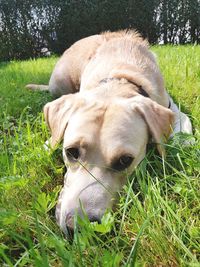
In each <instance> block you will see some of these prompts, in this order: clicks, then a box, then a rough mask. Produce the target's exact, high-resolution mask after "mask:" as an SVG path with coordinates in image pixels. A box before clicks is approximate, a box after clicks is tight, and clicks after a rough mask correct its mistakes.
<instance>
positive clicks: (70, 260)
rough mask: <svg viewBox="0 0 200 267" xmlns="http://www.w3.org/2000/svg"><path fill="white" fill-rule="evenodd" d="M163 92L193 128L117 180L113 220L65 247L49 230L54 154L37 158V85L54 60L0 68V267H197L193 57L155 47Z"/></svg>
mask: <svg viewBox="0 0 200 267" xmlns="http://www.w3.org/2000/svg"><path fill="white" fill-rule="evenodd" d="M152 49H153V51H154V52H156V54H157V55H158V59H159V64H160V67H161V69H162V72H163V74H164V78H165V81H166V87H167V88H168V91H169V92H170V94H171V95H172V96H173V98H174V99H175V100H176V101H177V102H178V103H181V109H182V110H184V111H185V112H187V113H188V114H189V116H190V118H191V119H192V123H193V126H194V137H195V143H194V144H193V145H190V146H187V147H184V146H183V145H182V141H183V140H184V139H185V138H189V139H191V138H192V137H190V136H183V135H177V136H176V137H175V138H174V139H173V140H171V141H170V142H169V143H168V145H166V149H167V158H166V160H162V159H161V158H160V157H159V156H158V155H157V153H156V151H155V148H154V147H150V148H149V150H148V153H147V156H146V158H145V159H144V160H143V161H142V163H141V164H140V166H139V167H138V168H137V169H136V170H135V172H134V173H133V175H132V176H131V177H127V184H126V186H124V188H123V190H122V192H120V201H119V205H118V208H117V210H116V211H115V212H108V213H107V214H105V216H104V218H103V220H102V224H101V225H97V224H95V223H93V224H90V223H89V222H88V221H87V219H85V220H82V221H80V222H79V223H80V224H81V228H82V231H81V232H80V233H79V232H76V231H75V237H74V241H73V242H72V241H70V240H67V239H66V238H65V236H63V234H62V232H61V231H60V229H59V228H58V226H57V225H56V222H55V216H54V211H55V205H56V200H57V196H58V193H59V191H60V189H61V186H62V181H63V173H64V172H65V168H64V166H63V162H62V157H61V148H58V149H57V150H56V151H54V152H53V153H51V154H49V153H48V152H47V151H45V150H44V149H43V144H44V142H45V140H46V139H47V138H48V136H49V133H48V129H47V127H46V125H45V123H44V119H43V116H42V113H41V112H42V107H43V105H44V104H45V103H46V102H48V101H50V100H51V99H52V98H51V96H50V95H49V94H48V93H47V92H31V91H26V90H25V89H24V85H25V84H27V83H30V82H35V83H47V82H48V79H49V76H50V73H51V71H52V68H53V66H54V64H55V62H56V60H57V59H56V58H54V57H52V58H49V59H38V60H30V61H24V62H20V61H19V62H10V63H0V92H1V93H0V106H1V110H0V151H1V153H0V266H108V267H109V266H199V258H198V257H199V253H200V244H199V239H198V238H199V237H200V234H199V227H200V223H199V222H200V219H199V214H200V213H199V208H200V198H199V196H200V191H199V189H200V188H199V178H200V162H199V159H200V150H199V148H200V147H199V145H200V139H199V137H200V132H199V126H200V101H199V93H200V89H199V88H200V47H199V46H184V47H183V46H158V47H153V48H152Z"/></svg>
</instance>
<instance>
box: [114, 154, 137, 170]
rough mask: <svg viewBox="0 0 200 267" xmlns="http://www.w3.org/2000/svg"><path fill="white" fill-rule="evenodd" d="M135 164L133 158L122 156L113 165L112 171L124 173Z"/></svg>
mask: <svg viewBox="0 0 200 267" xmlns="http://www.w3.org/2000/svg"><path fill="white" fill-rule="evenodd" d="M132 162H133V157H131V156H129V155H124V156H121V157H120V158H119V159H118V160H117V161H115V162H114V163H113V164H112V169H114V170H116V171H123V170H125V169H127V168H128V167H129V166H130V165H131V163H132Z"/></svg>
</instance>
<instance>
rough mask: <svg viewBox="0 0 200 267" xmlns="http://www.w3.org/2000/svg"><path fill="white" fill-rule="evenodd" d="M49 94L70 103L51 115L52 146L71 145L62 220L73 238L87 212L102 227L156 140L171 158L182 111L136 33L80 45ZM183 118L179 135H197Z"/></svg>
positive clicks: (57, 104)
mask: <svg viewBox="0 0 200 267" xmlns="http://www.w3.org/2000/svg"><path fill="white" fill-rule="evenodd" d="M27 87H28V88H31V89H38V88H41V89H47V86H38V85H28V86H27ZM48 90H49V91H50V92H51V93H52V94H54V95H56V96H61V95H64V96H62V97H60V98H58V99H57V100H55V101H53V102H51V103H48V104H47V105H46V106H45V108H44V114H45V119H46V121H47V123H48V125H49V127H50V130H51V134H52V137H51V146H55V145H56V144H57V143H59V142H60V141H61V140H62V139H64V141H63V156H64V161H65V163H66V164H67V166H68V169H69V170H68V173H67V174H66V177H65V185H64V188H63V190H62V192H61V194H60V198H59V203H58V205H57V220H58V223H59V225H60V226H61V228H62V229H63V230H64V231H66V226H68V227H70V228H73V218H74V214H75V213H76V212H77V213H78V214H79V215H81V214H82V211H81V205H82V206H83V208H84V210H85V212H86V213H87V215H88V217H89V219H90V220H91V221H94V220H95V221H99V220H100V219H101V217H102V215H103V213H104V212H105V210H106V209H107V208H111V207H112V205H113V202H114V198H115V196H116V192H117V191H118V190H120V188H121V187H122V185H123V184H124V183H125V175H124V172H123V171H124V170H126V171H127V172H130V171H132V170H133V168H135V167H136V166H137V165H138V164H139V163H140V161H141V160H142V159H143V158H144V156H145V152H146V145H147V143H148V141H149V138H150V137H151V138H153V140H154V142H155V143H156V144H157V147H158V150H159V152H160V154H163V153H164V148H163V141H164V139H166V138H167V137H168V136H169V135H170V132H171V129H172V128H173V125H174V117H175V123H177V121H178V119H179V115H177V114H178V112H177V113H176V114H173V112H172V111H171V110H170V109H169V105H170V102H171V107H174V106H175V105H174V104H173V102H172V100H171V101H170V98H169V96H168V94H167V92H166V90H165V88H164V83H163V78H162V75H161V73H160V71H159V68H158V66H157V63H156V60H155V57H154V55H153V54H152V53H151V52H150V51H149V49H148V43H147V41H145V40H143V39H142V38H141V37H140V36H139V35H138V34H137V33H136V32H133V31H129V32H125V31H122V32H116V33H109V32H108V33H103V34H101V35H94V36H91V37H88V38H85V39H82V40H80V41H78V42H77V43H75V44H74V45H73V46H71V47H70V48H69V49H68V50H66V52H65V53H64V54H63V56H62V57H61V59H60V60H59V61H58V63H57V64H56V67H55V69H54V71H53V73H52V76H51V78H50V82H49V86H48ZM78 91H80V92H78ZM74 93H75V94H74ZM179 114H181V116H182V117H180V118H181V123H182V126H180V125H178V126H177V128H176V131H181V130H182V131H184V132H188V133H190V132H191V124H190V121H189V119H188V118H187V116H186V115H184V114H183V113H179ZM181 127H182V129H181ZM80 202H81V203H82V204H80Z"/></svg>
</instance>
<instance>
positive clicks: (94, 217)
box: [88, 215, 101, 224]
mask: <svg viewBox="0 0 200 267" xmlns="http://www.w3.org/2000/svg"><path fill="white" fill-rule="evenodd" d="M88 218H89V220H90V222H98V223H99V224H100V223H101V219H100V218H99V217H97V216H95V215H92V216H88Z"/></svg>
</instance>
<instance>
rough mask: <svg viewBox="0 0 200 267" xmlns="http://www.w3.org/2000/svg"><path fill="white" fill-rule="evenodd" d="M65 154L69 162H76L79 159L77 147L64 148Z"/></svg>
mask: <svg viewBox="0 0 200 267" xmlns="http://www.w3.org/2000/svg"><path fill="white" fill-rule="evenodd" d="M65 153H66V156H67V158H68V159H69V160H78V158H79V157H80V151H79V149H78V148H77V147H70V148H66V149H65Z"/></svg>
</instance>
